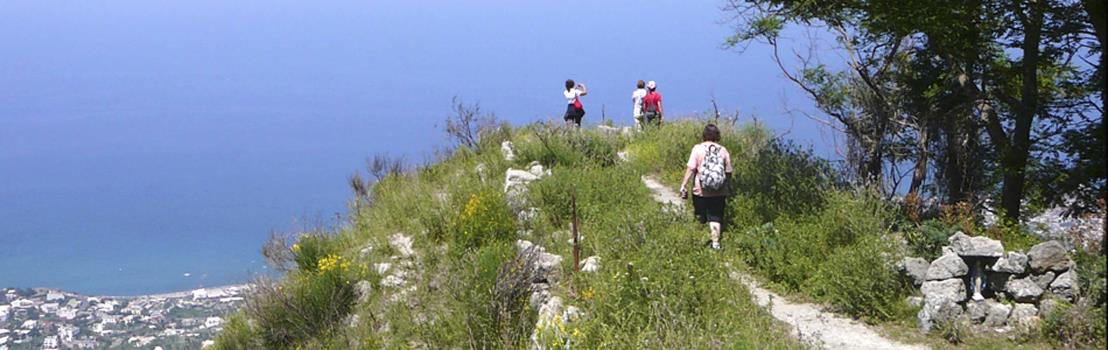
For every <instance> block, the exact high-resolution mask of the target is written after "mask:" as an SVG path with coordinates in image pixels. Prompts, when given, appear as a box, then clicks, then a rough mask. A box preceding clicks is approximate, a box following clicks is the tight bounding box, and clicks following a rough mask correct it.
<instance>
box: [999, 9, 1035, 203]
mask: <svg viewBox="0 0 1108 350" xmlns="http://www.w3.org/2000/svg"><path fill="white" fill-rule="evenodd" d="M1042 6H1043V5H1042V4H1041V3H1038V2H1035V1H1031V2H1029V3H1028V5H1027V15H1026V16H1024V17H1021V21H1022V22H1023V23H1022V24H1023V28H1024V35H1023V47H1022V48H1023V59H1022V60H1021V65H1022V67H1020V68H1021V69H1022V80H1023V81H1022V82H1021V83H1022V86H1021V91H1020V93H1021V95H1022V96H1020V103H1019V106H1018V107H1019V108H1016V113H1015V114H1016V120H1015V128H1014V129H1013V130H1012V134H1011V135H1012V136H1011V137H1012V139H1011V140H1010V142H1009V143H1008V146H1009V147H1008V148H1007V152H1004V153H1006V154H1003V155H1002V156H1001V165H1002V166H1003V167H1004V170H1003V171H1004V187H1003V188H1002V190H1001V197H1000V204H1001V207H1003V208H1004V215H1005V216H1006V217H1007V218H1008V219H1010V220H1012V221H1018V220H1019V218H1020V202H1021V201H1022V200H1023V191H1024V182H1025V180H1026V172H1025V171H1026V168H1027V157H1028V155H1029V154H1030V151H1031V125H1032V122H1033V121H1034V120H1035V114H1036V112H1038V110H1039V86H1038V83H1039V42H1040V40H1041V39H1042V23H1043V9H1042Z"/></svg>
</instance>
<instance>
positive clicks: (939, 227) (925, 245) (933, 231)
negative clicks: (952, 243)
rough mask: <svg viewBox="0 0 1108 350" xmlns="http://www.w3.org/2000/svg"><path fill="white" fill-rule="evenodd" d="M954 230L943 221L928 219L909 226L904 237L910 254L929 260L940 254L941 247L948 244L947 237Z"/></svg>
mask: <svg viewBox="0 0 1108 350" xmlns="http://www.w3.org/2000/svg"><path fill="white" fill-rule="evenodd" d="M955 230H956V229H955V228H954V227H951V226H949V225H948V224H946V223H944V222H943V221H940V220H928V221H924V222H923V223H921V224H920V225H918V226H917V225H913V226H912V227H909V228H908V229H907V230H906V232H905V233H904V238H905V240H906V241H908V250H909V253H910V254H911V255H912V256H915V257H920V258H924V259H927V261H931V260H934V259H936V258H938V257H939V256H940V255H942V247H943V246H945V245H947V244H949V240H948V238H950V236H951V235H953V234H954V231H955Z"/></svg>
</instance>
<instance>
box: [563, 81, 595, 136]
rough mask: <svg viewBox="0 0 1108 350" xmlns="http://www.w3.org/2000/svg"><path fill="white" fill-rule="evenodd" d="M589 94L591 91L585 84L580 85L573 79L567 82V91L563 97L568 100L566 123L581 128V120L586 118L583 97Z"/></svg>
mask: <svg viewBox="0 0 1108 350" xmlns="http://www.w3.org/2000/svg"><path fill="white" fill-rule="evenodd" d="M588 94H589V89H588V88H586V87H585V84H578V83H575V82H574V81H573V79H567V80H566V91H563V92H562V95H563V96H565V98H566V103H568V105H567V106H566V116H565V120H566V123H569V122H573V123H574V124H575V125H576V126H578V127H580V126H581V118H584V117H585V106H584V105H583V104H581V96H585V95H588Z"/></svg>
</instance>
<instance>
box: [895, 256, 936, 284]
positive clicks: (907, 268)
mask: <svg viewBox="0 0 1108 350" xmlns="http://www.w3.org/2000/svg"><path fill="white" fill-rule="evenodd" d="M928 267H930V264H928V263H927V260H924V259H923V258H913V257H906V258H904V260H901V261H900V265H899V268H900V272H901V273H902V274H904V275H905V276H908V277H909V278H911V279H912V284H913V285H915V286H917V287H918V286H920V285H922V284H923V282H924V281H926V280H927V269H928Z"/></svg>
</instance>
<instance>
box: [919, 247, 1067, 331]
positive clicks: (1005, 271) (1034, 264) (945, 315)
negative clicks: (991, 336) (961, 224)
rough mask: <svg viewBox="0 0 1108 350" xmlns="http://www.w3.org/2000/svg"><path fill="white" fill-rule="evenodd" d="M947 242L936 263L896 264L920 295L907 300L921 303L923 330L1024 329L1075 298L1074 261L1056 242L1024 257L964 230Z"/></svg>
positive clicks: (1022, 253) (923, 261)
mask: <svg viewBox="0 0 1108 350" xmlns="http://www.w3.org/2000/svg"><path fill="white" fill-rule="evenodd" d="M949 242H950V245H948V246H944V247H943V256H941V257H939V258H938V259H935V260H934V261H931V262H927V261H926V260H924V259H921V258H911V257H909V258H905V259H904V260H902V261H901V263H900V270H901V272H902V273H903V274H905V275H906V276H908V277H909V278H911V279H912V280H913V282H914V283H915V285H916V286H918V287H919V288H920V290H921V292H922V294H923V297H922V298H921V297H913V299H912V300H911V302H914V303H916V304H922V309H921V310H920V312H919V314H918V318H919V322H920V328H921V329H922V330H923V331H924V332H929V331H931V330H932V329H933V328H934V327H935V326H936V325H939V324H943V323H947V322H954V321H965V322H968V323H970V324H973V325H975V327H977V328H979V329H981V328H987V329H993V330H999V331H1007V330H1009V329H1012V328H1023V329H1026V328H1028V327H1033V326H1035V325H1036V324H1037V323H1038V322H1039V320H1041V319H1042V318H1044V317H1045V316H1046V315H1048V314H1049V313H1050V312H1051V311H1052V310H1053V306H1054V305H1056V304H1057V302H1058V301H1059V300H1066V301H1069V302H1073V301H1075V300H1074V299H1075V298H1077V296H1078V282H1077V274H1076V272H1075V271H1074V262H1073V259H1071V258H1070V256H1069V255H1068V253H1067V250H1066V249H1065V248H1064V247H1063V246H1062V244H1061V243H1059V242H1057V241H1047V242H1043V243H1040V244H1038V245H1036V246H1034V247H1032V248H1031V249H1030V250H1028V251H1027V252H1026V253H1024V252H1018V251H1008V252H1005V251H1004V246H1003V245H1002V244H1001V243H1000V241H997V240H993V239H989V238H986V237H970V236H967V235H965V234H964V233H962V232H958V233H955V234H954V235H953V236H951V237H950V238H949Z"/></svg>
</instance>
